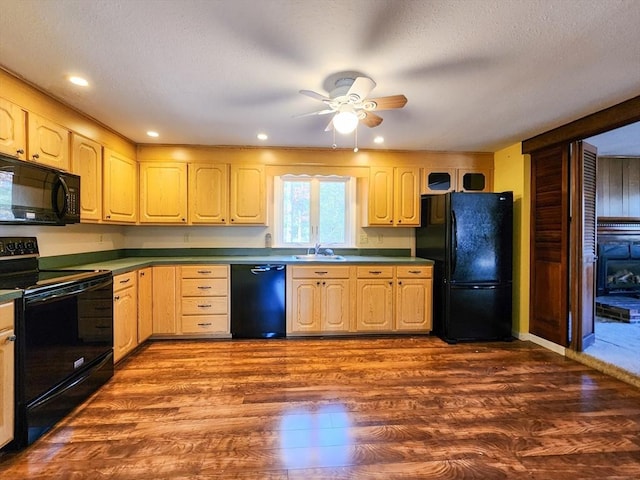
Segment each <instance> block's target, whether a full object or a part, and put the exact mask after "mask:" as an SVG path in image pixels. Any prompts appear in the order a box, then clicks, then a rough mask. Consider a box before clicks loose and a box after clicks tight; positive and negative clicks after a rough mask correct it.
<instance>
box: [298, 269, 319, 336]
mask: <svg viewBox="0 0 640 480" xmlns="http://www.w3.org/2000/svg"><path fill="white" fill-rule="evenodd" d="M321 289H322V280H315V279H308V278H306V279H296V280H293V281H292V286H291V290H292V292H293V295H292V299H291V311H292V315H293V318H292V331H293V332H294V333H317V332H320V330H321V325H320V295H321Z"/></svg>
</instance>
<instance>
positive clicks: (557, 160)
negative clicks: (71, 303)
mask: <svg viewBox="0 0 640 480" xmlns="http://www.w3.org/2000/svg"><path fill="white" fill-rule="evenodd" d="M568 160H569V158H568V149H567V148H566V146H563V145H561V146H558V147H552V148H547V149H543V150H538V151H535V152H532V154H531V288H532V292H531V304H530V315H529V318H530V320H529V331H530V332H531V333H533V334H534V335H537V336H538V337H541V338H544V339H546V340H549V341H551V342H554V343H557V344H559V345H563V346H568V344H569V333H568V332H569V268H568V266H569V254H570V252H569V193H568V187H569V161H568Z"/></svg>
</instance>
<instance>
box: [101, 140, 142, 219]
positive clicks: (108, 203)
mask: <svg viewBox="0 0 640 480" xmlns="http://www.w3.org/2000/svg"><path fill="white" fill-rule="evenodd" d="M103 180H104V184H103V186H102V193H103V204H102V206H103V212H102V215H103V220H104V221H106V222H115V223H135V222H136V221H137V220H138V165H137V163H136V161H135V160H133V159H131V158H127V157H126V156H124V155H121V154H119V153H117V152H114V151H113V150H110V149H108V148H105V149H104V169H103Z"/></svg>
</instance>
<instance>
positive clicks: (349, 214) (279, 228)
mask: <svg viewBox="0 0 640 480" xmlns="http://www.w3.org/2000/svg"><path fill="white" fill-rule="evenodd" d="M287 180H290V181H309V182H310V183H311V184H312V187H311V205H310V216H311V220H310V221H311V225H310V232H309V234H310V235H309V237H310V239H311V241H310V242H309V243H307V242H291V243H287V242H284V235H283V226H284V225H283V224H284V222H283V219H284V213H283V192H284V184H285V182H286V181H287ZM273 181H274V189H273V197H274V215H273V216H274V221H273V239H274V242H273V243H274V246H275V247H278V248H309V247H313V246H314V245H315V244H316V243H318V234H319V231H318V230H319V226H318V223H319V219H320V214H319V212H320V210H319V207H320V205H319V184H320V183H322V182H340V183H344V184H345V231H344V234H345V241H344V243H322V247H328V248H355V246H356V245H355V241H356V230H357V223H356V178H355V177H353V176H346V175H309V174H283V175H277V176H274V177H273ZM314 183H316V184H317V187H316V188H315V189H314V186H313V184H314ZM314 192H315V193H314Z"/></svg>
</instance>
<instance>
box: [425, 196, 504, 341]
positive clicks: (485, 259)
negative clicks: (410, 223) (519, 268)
mask: <svg viewBox="0 0 640 480" xmlns="http://www.w3.org/2000/svg"><path fill="white" fill-rule="evenodd" d="M421 207H422V209H421V222H420V227H419V228H417V229H416V256H417V257H422V258H429V259H432V260H434V261H435V265H434V279H433V319H434V333H435V334H436V335H438V336H439V337H440V338H442V339H443V340H445V341H447V342H449V343H456V342H460V341H483V340H511V339H512V335H511V312H512V299H511V294H512V265H513V260H512V257H513V255H512V252H513V192H503V193H484V192H477V193H475V192H474V193H467V192H450V193H447V194H445V195H423V196H422V205H421Z"/></svg>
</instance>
